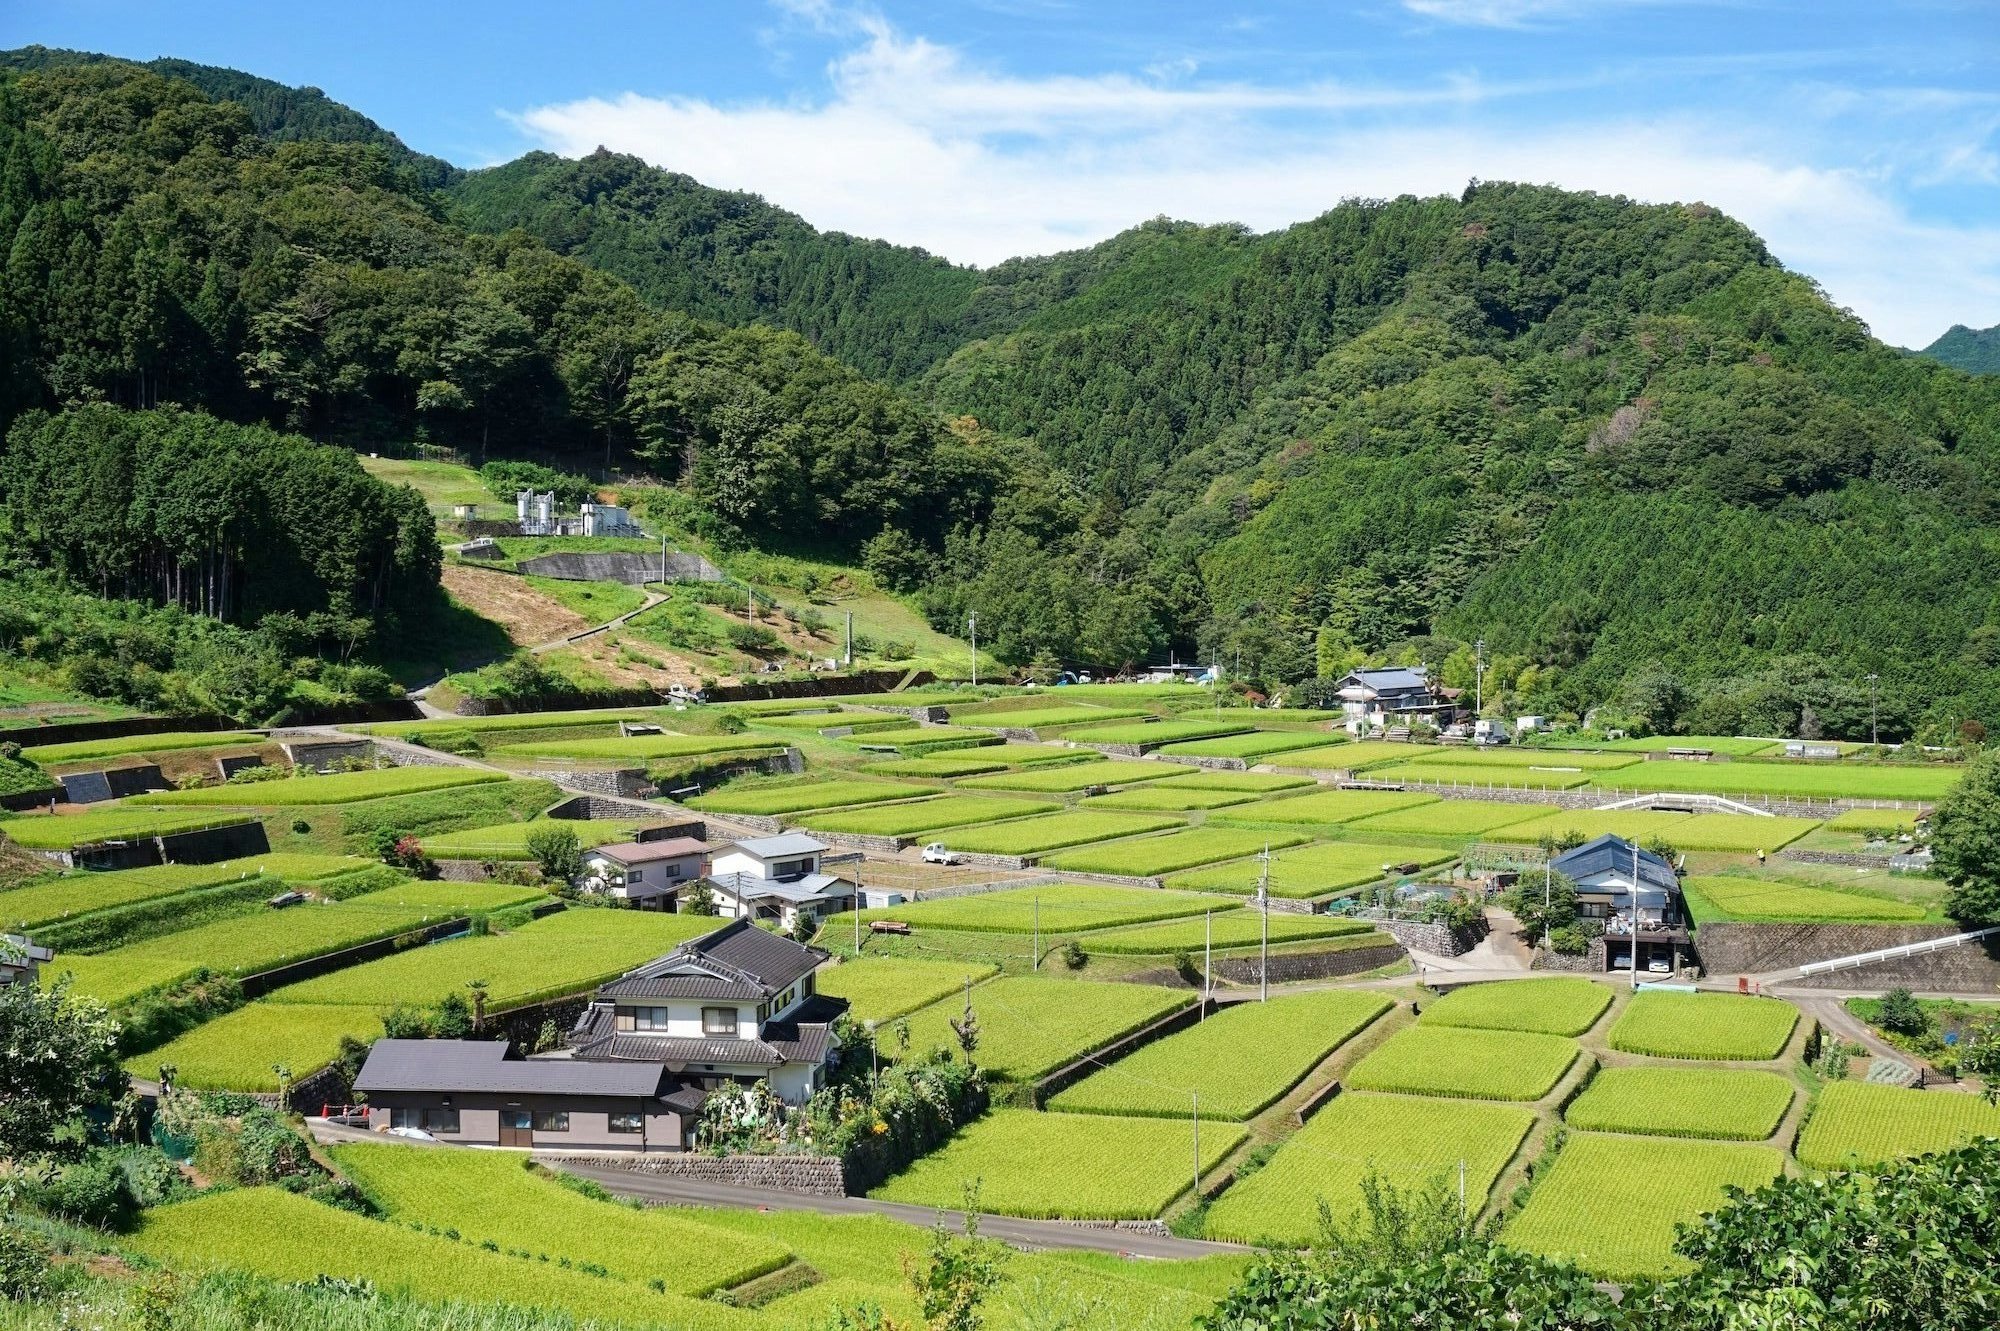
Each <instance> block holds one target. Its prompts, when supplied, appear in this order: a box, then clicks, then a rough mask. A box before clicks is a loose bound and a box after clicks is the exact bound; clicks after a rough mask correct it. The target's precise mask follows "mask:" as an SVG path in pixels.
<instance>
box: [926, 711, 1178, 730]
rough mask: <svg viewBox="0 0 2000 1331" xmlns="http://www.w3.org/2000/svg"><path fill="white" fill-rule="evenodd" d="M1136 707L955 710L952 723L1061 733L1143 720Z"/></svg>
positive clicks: (1143, 713)
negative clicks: (1071, 728) (1066, 729)
mask: <svg viewBox="0 0 2000 1331" xmlns="http://www.w3.org/2000/svg"><path fill="white" fill-rule="evenodd" d="M1145 714H1146V713H1145V712H1144V711H1142V710H1141V709H1139V708H1137V707H1117V708H1113V707H1014V708H1005V709H1002V708H998V707H985V706H980V707H954V708H952V709H951V719H952V721H953V723H954V724H957V725H966V726H990V727H994V728H996V729H1007V730H1043V729H1049V730H1054V729H1059V728H1061V727H1063V726H1086V725H1090V724H1092V723H1093V722H1095V723H1097V724H1099V725H1107V724H1109V723H1111V722H1113V721H1123V720H1125V719H1126V718H1128V717H1134V716H1144V715H1145Z"/></svg>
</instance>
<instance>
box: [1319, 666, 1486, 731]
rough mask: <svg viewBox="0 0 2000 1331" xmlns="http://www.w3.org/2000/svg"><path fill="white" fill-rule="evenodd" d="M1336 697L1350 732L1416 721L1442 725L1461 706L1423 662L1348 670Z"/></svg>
mask: <svg viewBox="0 0 2000 1331" xmlns="http://www.w3.org/2000/svg"><path fill="white" fill-rule="evenodd" d="M1334 696H1336V697H1338V698H1339V699H1340V709H1341V711H1342V712H1343V713H1345V715H1346V721H1345V725H1346V727H1347V729H1348V731H1349V732H1350V733H1352V734H1357V735H1359V734H1364V733H1369V732H1373V731H1378V730H1387V729H1389V728H1390V727H1392V726H1406V725H1409V724H1410V723H1411V722H1413V721H1422V722H1426V723H1428V724H1432V725H1441V724H1442V723H1443V721H1444V720H1446V719H1448V718H1449V716H1450V714H1451V713H1453V712H1455V711H1456V710H1457V709H1458V702H1457V695H1456V693H1455V691H1453V690H1449V689H1444V688H1442V687H1439V686H1437V685H1436V684H1434V683H1433V682H1432V680H1431V675H1430V669H1429V667H1427V666H1421V665H1418V666H1388V667H1384V668H1382V669H1379V670H1353V671H1349V672H1348V673H1347V674H1346V675H1345V676H1344V677H1342V679H1341V681H1340V683H1339V684H1338V685H1336V686H1335V688H1334Z"/></svg>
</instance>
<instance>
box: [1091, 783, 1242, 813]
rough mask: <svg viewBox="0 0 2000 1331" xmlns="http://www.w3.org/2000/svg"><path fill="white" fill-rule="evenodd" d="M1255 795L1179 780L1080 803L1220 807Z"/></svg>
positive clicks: (1116, 806)
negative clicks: (1201, 787) (1187, 784)
mask: <svg viewBox="0 0 2000 1331" xmlns="http://www.w3.org/2000/svg"><path fill="white" fill-rule="evenodd" d="M1256 798H1257V797H1256V795H1254V794H1252V793H1250V792H1249V791H1241V790H1234V791H1232V790H1197V789H1192V788H1190V787H1188V786H1186V785H1185V784H1184V783H1182V782H1179V781H1162V782H1160V783H1158V784H1157V785H1150V786H1136V787H1134V788H1133V789H1131V790H1119V791H1114V792H1112V793H1111V794H1109V795H1093V796H1091V797H1090V798H1089V799H1086V800H1082V801H1080V802H1079V803H1078V804H1077V807H1078V808H1080V809H1165V810H1169V811H1174V812H1185V811H1187V810H1189V809H1220V808H1223V807H1225V806H1227V805H1231V804H1248V803H1249V802H1250V801H1252V800H1254V799H1256Z"/></svg>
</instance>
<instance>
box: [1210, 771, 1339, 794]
mask: <svg viewBox="0 0 2000 1331" xmlns="http://www.w3.org/2000/svg"><path fill="white" fill-rule="evenodd" d="M1174 784H1175V785H1176V786H1182V787H1186V788H1189V789H1193V790H1234V791H1241V792H1244V793H1247V794H1252V795H1269V794H1271V793H1272V792H1273V791H1279V790H1299V789H1302V788H1304V787H1306V786H1311V785H1316V784H1318V783H1317V782H1315V781H1314V780H1313V779H1312V778H1311V777H1309V776H1297V775H1287V774H1285V773H1283V772H1217V771H1210V770H1208V769H1207V768H1203V767H1193V768H1189V769H1188V774H1187V775H1186V776H1177V777H1175V778H1174Z"/></svg>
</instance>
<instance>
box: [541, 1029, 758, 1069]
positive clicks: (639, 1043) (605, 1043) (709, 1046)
mask: <svg viewBox="0 0 2000 1331" xmlns="http://www.w3.org/2000/svg"><path fill="white" fill-rule="evenodd" d="M576 1056H577V1058H578V1060H581V1061H589V1062H608V1061H618V1062H628V1063H665V1064H666V1065H667V1066H668V1067H669V1068H671V1069H673V1070H676V1071H679V1070H682V1069H685V1068H687V1067H689V1066H691V1065H694V1064H708V1063H754V1064H758V1065H761V1066H764V1067H776V1066H777V1065H778V1064H780V1063H784V1062H788V1061H789V1060H788V1059H787V1058H786V1057H785V1056H784V1055H783V1054H780V1053H779V1052H778V1051H777V1050H776V1049H773V1048H772V1047H771V1046H770V1045H769V1044H767V1043H765V1042H764V1041H762V1040H737V1039H726V1040H700V1039H694V1038H691V1037H688V1036H681V1035H637V1034H630V1033H624V1034H618V1035H614V1036H612V1037H611V1038H609V1039H607V1040H599V1041H597V1042H596V1043H594V1044H590V1045H585V1046H583V1047H581V1048H579V1049H578V1050H577V1051H576Z"/></svg>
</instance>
